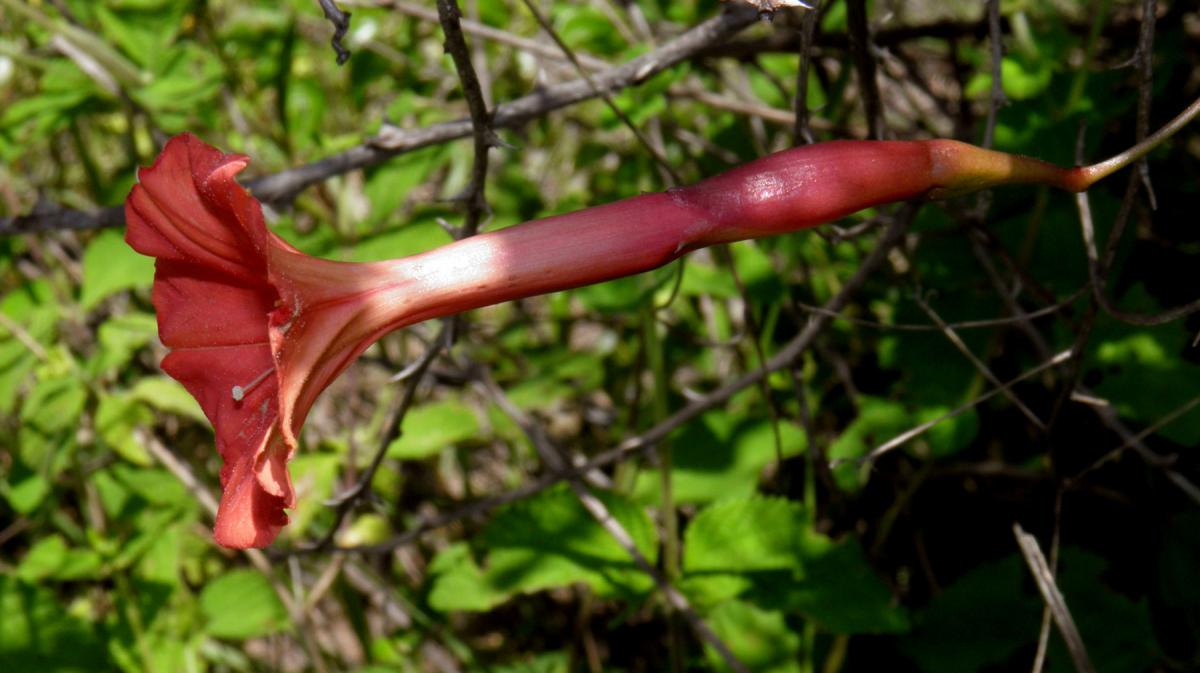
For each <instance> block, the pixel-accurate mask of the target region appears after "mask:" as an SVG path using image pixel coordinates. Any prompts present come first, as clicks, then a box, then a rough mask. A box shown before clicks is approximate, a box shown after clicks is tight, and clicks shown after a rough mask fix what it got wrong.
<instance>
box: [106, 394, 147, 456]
mask: <svg viewBox="0 0 1200 673" xmlns="http://www.w3.org/2000/svg"><path fill="white" fill-rule="evenodd" d="M153 422H154V415H153V414H151V413H150V410H149V409H147V408H146V406H145V405H144V404H143V403H142V402H141V401H139V400H135V399H131V398H130V397H129V396H128V395H116V396H113V395H104V396H103V397H101V398H100V403H99V404H97V405H96V416H95V424H96V432H97V434H99V435H100V438H101V439H103V440H104V443H105V444H107V445H108V446H109V448H111V449H112V450H113V451H115V452H116V453H117V455H119V456H121V457H122V458H124V459H125V460H128V461H129V462H131V463H133V464H134V465H141V466H143V467H145V466H149V465H152V464H153V463H154V461H153V459H152V458H151V457H150V454H149V453H148V452H147V451H146V447H144V446H142V443H141V442H140V441H138V439H137V436H136V435H135V434H134V430H136V429H137V428H138V427H141V426H144V425H149V424H151V423H153Z"/></svg>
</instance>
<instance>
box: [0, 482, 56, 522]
mask: <svg viewBox="0 0 1200 673" xmlns="http://www.w3.org/2000/svg"><path fill="white" fill-rule="evenodd" d="M0 490H3V492H4V497H5V499H7V500H8V504H10V505H12V508H13V509H14V510H16V511H18V512H20V513H21V514H32V513H33V511H34V510H36V509H37V508H38V506H40V505H41V504H42V501H43V500H45V499H46V496H47V495H49V494H50V484H49V483H48V482H47V481H46V479H45V478H44V477H42V475H40V474H37V473H29V472H26V473H25V474H24V475H22V476H21V477H19V478H16V477H15V476H14V475H12V474H9V475H7V477H6V480H5V481H0Z"/></svg>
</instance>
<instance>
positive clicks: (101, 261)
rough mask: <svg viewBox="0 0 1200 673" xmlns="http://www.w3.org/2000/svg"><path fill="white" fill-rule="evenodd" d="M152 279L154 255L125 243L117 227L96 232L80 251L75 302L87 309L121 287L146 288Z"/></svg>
mask: <svg viewBox="0 0 1200 673" xmlns="http://www.w3.org/2000/svg"><path fill="white" fill-rule="evenodd" d="M153 281H154V259H153V258H151V257H145V256H142V255H139V254H138V253H136V252H134V251H133V248H131V247H129V246H128V245H126V244H125V240H124V238H122V236H121V232H119V231H105V232H102V233H100V235H98V236H97V237H96V238H94V239H92V242H91V243H90V244H88V247H87V250H86V251H84V253H83V291H82V293H81V294H80V297H79V304H80V306H81V307H83V310H85V311H90V310H92V309H93V308H95V307H96V305H97V304H99V303H100V301H101V300H103V299H105V298H106V297H108V296H110V295H113V294H116V293H117V292H120V291H122V290H130V289H134V288H147V287H150V284H151V283H152V282H153Z"/></svg>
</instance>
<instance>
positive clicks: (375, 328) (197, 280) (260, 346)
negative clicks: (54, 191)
mask: <svg viewBox="0 0 1200 673" xmlns="http://www.w3.org/2000/svg"><path fill="white" fill-rule="evenodd" d="M247 161H248V159H247V158H246V157H244V156H241V155H233V154H222V153H221V152H219V151H217V150H216V149H214V148H212V147H210V146H208V145H206V144H204V143H203V142H201V141H200V140H199V139H197V138H196V137H195V136H192V135H189V134H184V135H181V136H178V137H175V138H172V139H171V141H170V142H169V143H167V146H166V148H165V149H164V150H163V152H162V154H161V155H160V156H159V158H158V160H157V161H156V162H155V163H154V165H153V166H151V167H150V168H148V169H145V170H142V171H141V172H140V174H139V178H140V182H139V184H138V185H136V186H135V187H134V188H133V191H132V192H130V194H129V198H128V199H127V201H126V204H125V217H126V221H127V222H128V231H127V233H126V236H125V239H126V241H127V242H128V243H129V245H130V246H132V247H133V248H134V249H135V250H137V251H138V252H141V253H142V254H145V255H151V256H153V257H157V258H158V262H157V264H156V267H155V279H154V294H153V299H154V307H155V310H156V311H157V313H158V326H159V336H160V338H161V339H162V342H163V344H165V345H166V346H167V347H168V348H170V349H171V352H170V354H169V355H167V357H166V358H165V359H164V360H163V363H162V367H163V370H164V371H166V372H167V373H168V374H170V375H171V376H172V377H174V378H175V379H177V380H178V381H179V382H181V383H182V384H183V385H184V387H186V388H187V389H188V391H189V392H190V393H191V394H192V395H193V396H194V397H195V398H196V400H197V401H198V402H199V403H200V406H201V407H202V408H203V409H204V413H205V414H206V415H207V416H208V419H209V420H210V421H211V422H212V424H213V427H214V428H215V430H216V435H217V449H218V451H219V452H220V454H221V458H222V459H223V460H224V467H223V469H222V470H221V487H222V491H223V493H222V497H221V504H220V508H219V509H218V512H217V521H216V527H215V537H216V540H217V542H218V543H220V544H222V545H225V546H228V547H262V546H265V545H267V544H269V543H270V542H271V541H272V540H273V539H274V538H275V536H276V535H277V534H278V533H279V530H280V528H282V527H283V526H284V525H286V524H287V521H288V518H287V514H286V513H285V512H284V510H285V508H288V507H291V506H293V505H294V503H295V492H294V490H293V488H292V483H291V479H290V478H289V477H288V471H287V461H288V459H289V458H290V457H291V454H292V452H293V451H294V450H295V448H296V434H297V433H298V431H299V429H300V426H301V424H302V423H303V421H304V417H305V416H306V415H307V413H308V410H309V408H310V407H311V406H312V403H313V401H314V400H315V399H316V397H317V394H318V393H319V392H320V391H321V390H322V389H323V388H324V387H325V386H326V385H328V384H329V382H330V381H332V380H333V379H334V378H335V377H336V376H337V375H338V374H339V373H340V372H341V371H342V370H343V369H345V367H346V366H347V365H348V364H349V363H350V362H352V361H353V360H354V358H355V357H357V356H358V354H359V353H361V352H362V350H363V349H365V348H366V347H367V346H368V345H370V343H371V342H372V341H373V340H374V339H376V338H378V336H379V334H380V333H381V332H380V330H381V329H383V328H384V326H385V323H386V321H387V319H388V318H387V316H388V315H389V313H388V311H387V308H388V306H389V303H393V304H394V302H392V296H393V295H392V294H391V293H390V291H391V290H393V289H394V288H395V282H394V281H395V277H394V276H390V275H389V274H388V273H387V265H379V264H342V263H338V262H332V261H328V260H323V259H318V258H314V257H309V256H307V255H304V254H301V253H300V252H298V251H296V249H295V248H293V247H292V246H290V245H288V244H287V243H286V242H285V241H284V240H283V239H281V238H279V237H278V236H276V235H275V234H274V233H272V232H270V231H268V230H267V228H266V226H265V225H264V223H263V217H262V211H261V209H260V207H259V204H258V202H257V201H256V200H255V199H254V198H253V197H251V196H250V195H249V194H248V193H247V192H246V190H245V189H243V188H242V187H241V186H240V185H238V183H237V182H236V181H235V179H234V178H235V176H236V174H237V173H238V172H239V171H241V170H242V169H243V168H244V167H245V166H246V163H247ZM389 280H391V281H392V283H391V285H389Z"/></svg>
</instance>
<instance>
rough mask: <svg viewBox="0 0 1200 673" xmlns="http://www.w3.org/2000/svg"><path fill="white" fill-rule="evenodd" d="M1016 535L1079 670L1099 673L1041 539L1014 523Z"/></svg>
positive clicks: (1022, 553) (1014, 533)
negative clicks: (1056, 580)
mask: <svg viewBox="0 0 1200 673" xmlns="http://www.w3.org/2000/svg"><path fill="white" fill-rule="evenodd" d="M1013 535H1015V536H1016V538H1017V544H1018V545H1019V546H1020V548H1021V555H1022V556H1024V557H1025V562H1026V563H1027V564H1029V571H1030V572H1031V573H1032V574H1033V579H1034V580H1035V581H1036V582H1037V585H1038V590H1039V591H1040V592H1041V593H1042V599H1043V600H1045V601H1046V605H1047V607H1049V608H1050V614H1051V615H1053V616H1054V623H1055V624H1057V625H1058V632H1059V633H1060V634H1062V637H1063V640H1064V641H1065V642H1066V643H1067V651H1068V652H1070V653H1071V660H1072V661H1073V662H1075V670H1077V671H1079V673H1095V670H1096V669H1095V668H1093V667H1092V662H1091V659H1089V658H1088V653H1087V648H1086V647H1084V645H1083V638H1082V637H1080V635H1079V628H1078V627H1077V626H1075V620H1074V619H1073V618H1072V617H1071V611H1070V610H1068V609H1067V602H1066V600H1064V599H1063V595H1062V592H1061V591H1059V590H1058V585H1056V584H1055V583H1054V573H1053V572H1052V571H1051V570H1050V564H1049V563H1047V562H1046V557H1045V556H1044V555H1043V554H1042V549H1041V547H1040V546H1038V542H1037V539H1036V538H1034V537H1033V536H1032V535H1030V534H1029V533H1026V532H1025V530H1024V529H1023V528H1021V524H1019V523H1014V524H1013Z"/></svg>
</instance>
